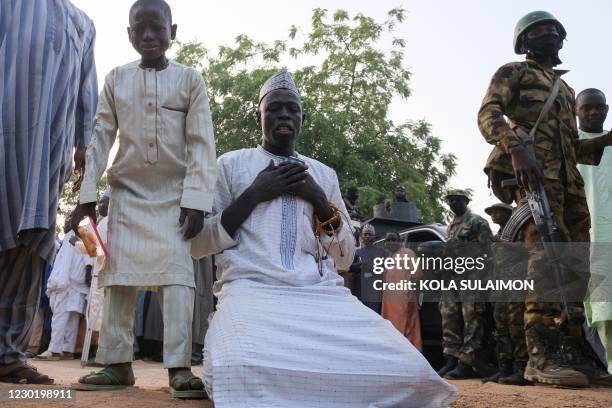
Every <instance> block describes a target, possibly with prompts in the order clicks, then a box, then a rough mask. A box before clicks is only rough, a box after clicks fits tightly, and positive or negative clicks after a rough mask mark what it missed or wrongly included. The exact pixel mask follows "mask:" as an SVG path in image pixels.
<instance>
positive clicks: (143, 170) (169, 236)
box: [72, 0, 216, 398]
mask: <svg viewBox="0 0 612 408" xmlns="http://www.w3.org/2000/svg"><path fill="white" fill-rule="evenodd" d="M129 20H130V26H129V28H128V33H129V38H130V41H131V43H132V46H133V47H134V49H135V50H136V51H137V52H138V53H139V54H140V56H141V59H140V60H139V61H136V62H132V63H130V64H127V65H123V66H120V67H117V68H115V69H113V70H112V71H111V72H110V73H109V74H108V75H107V77H106V80H105V84H104V89H103V90H102V92H101V94H100V98H99V104H98V110H97V113H96V117H95V120H94V123H95V124H94V128H93V137H92V141H91V143H90V144H89V146H88V147H87V156H86V166H85V176H84V178H83V183H82V186H81V192H80V201H79V205H78V206H77V208H76V209H75V212H74V216H73V224H72V226H73V228H77V226H78V222H79V221H80V220H81V219H82V218H83V217H84V216H86V215H88V216H90V217H92V218H94V219H95V208H96V201H97V196H96V183H97V182H98V180H99V179H100V177H101V176H102V174H103V173H104V171H105V170H106V166H107V160H108V155H109V152H110V150H111V148H112V146H113V143H114V142H115V139H116V138H118V139H119V149H118V151H117V155H116V156H115V160H114V161H113V164H112V166H111V167H110V168H109V169H108V172H107V176H108V182H109V185H110V187H111V188H112V200H111V203H110V208H109V215H108V252H109V256H108V257H107V258H106V261H105V264H104V267H103V268H102V270H101V271H100V274H99V276H98V279H99V285H100V286H102V287H104V308H103V309H104V310H103V316H102V327H101V330H100V340H99V346H98V352H97V354H96V362H98V363H101V364H105V365H106V367H105V368H104V369H103V370H101V371H100V372H98V373H94V374H90V375H87V376H84V377H81V378H80V379H79V383H78V384H75V388H76V389H81V390H107V389H117V388H122V387H124V386H132V385H134V383H135V379H134V373H133V371H132V360H133V344H134V341H133V337H134V336H133V331H134V318H135V310H136V302H137V292H138V289H139V288H147V289H149V290H151V289H153V290H157V292H158V295H159V298H160V303H161V306H162V310H163V315H164V317H163V319H164V350H163V354H164V367H165V368H167V369H168V377H169V385H170V388H171V390H172V393H173V395H174V396H175V397H177V398H204V397H205V393H204V386H203V384H202V380H201V379H200V378H198V377H196V376H194V375H193V373H192V372H191V368H190V366H191V343H192V332H191V330H192V319H193V305H194V288H195V281H194V272H193V261H192V259H191V256H190V248H191V243H190V241H189V240H190V239H192V238H193V237H194V236H195V235H196V234H197V233H198V232H199V231H200V230H201V229H202V224H203V221H204V212H210V211H211V208H212V198H213V197H212V195H213V188H214V183H215V179H216V174H215V171H216V167H215V158H216V157H215V142H214V137H213V126H212V117H211V113H210V106H209V101H208V96H207V94H206V88H205V85H204V80H203V78H202V75H201V74H200V73H199V72H197V71H196V70H194V69H191V68H188V67H185V66H183V65H180V64H178V63H176V62H174V61H169V60H168V59H167V58H166V55H165V52H166V51H167V49H168V48H169V46H170V41H171V40H174V38H175V35H176V28H177V27H176V25H175V24H174V25H173V24H172V13H171V10H170V7H169V6H168V4H167V3H166V2H165V1H163V0H138V1H136V2H135V3H134V4H133V5H132V7H131V9H130V15H129Z"/></svg>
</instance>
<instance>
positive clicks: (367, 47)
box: [176, 8, 455, 222]
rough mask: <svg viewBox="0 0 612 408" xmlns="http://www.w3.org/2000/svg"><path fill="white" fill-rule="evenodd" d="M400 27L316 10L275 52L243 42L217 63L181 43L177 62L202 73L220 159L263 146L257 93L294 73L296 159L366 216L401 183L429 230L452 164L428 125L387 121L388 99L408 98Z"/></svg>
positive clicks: (398, 13)
mask: <svg viewBox="0 0 612 408" xmlns="http://www.w3.org/2000/svg"><path fill="white" fill-rule="evenodd" d="M403 19H404V10H403V9H401V8H397V9H393V10H391V11H390V12H389V13H388V17H387V19H386V20H385V21H382V22H377V21H375V20H374V19H373V18H371V17H368V16H364V15H362V14H357V15H355V16H350V15H349V14H348V13H347V12H346V11H343V10H338V11H336V12H334V13H330V12H328V11H327V10H324V9H320V8H318V9H315V10H314V11H313V15H312V27H311V29H310V31H309V32H307V33H301V32H300V31H299V30H298V29H297V27H295V26H292V27H290V29H289V34H288V38H286V39H283V40H277V41H275V42H274V43H272V44H265V43H261V42H256V41H254V40H253V39H251V38H250V37H248V36H246V35H239V36H237V37H236V39H235V42H234V44H233V45H231V46H221V47H220V48H219V50H218V52H217V53H216V54H215V55H211V54H210V53H209V52H208V51H207V50H206V49H205V48H204V46H203V45H202V44H200V43H193V42H192V43H186V44H180V47H179V49H178V51H177V54H176V59H177V60H178V61H179V62H181V63H184V64H186V65H190V66H194V67H199V68H201V67H203V75H204V77H205V79H206V83H207V87H208V92H209V96H210V100H211V110H212V112H213V122H214V125H215V135H216V141H217V149H218V153H219V154H222V153H225V152H227V151H230V150H234V149H240V148H245V147H253V146H255V145H257V144H258V143H260V139H261V133H260V130H259V129H258V128H257V124H256V122H255V110H256V108H257V102H258V100H257V98H258V94H259V89H260V87H261V85H262V84H263V83H264V81H265V80H266V79H267V78H269V77H270V76H271V75H272V74H273V73H275V72H276V71H277V70H278V69H279V68H280V67H281V66H282V65H288V66H296V67H297V68H295V69H292V71H293V74H294V79H295V81H296V84H297V86H298V88H299V89H300V92H301V96H302V101H303V105H304V111H305V113H306V115H307V118H306V122H305V123H304V127H303V129H302V134H301V136H300V139H299V141H298V151H299V152H300V153H302V154H305V155H307V156H310V157H313V158H315V159H317V160H319V161H321V162H323V163H325V164H327V165H329V166H331V167H332V168H334V169H335V170H336V172H337V173H338V177H339V180H340V184H341V187H342V188H343V189H345V188H347V187H349V186H352V185H354V186H357V187H358V188H359V190H360V193H361V194H360V199H359V202H358V204H359V206H360V207H361V208H362V211H363V212H364V213H367V214H369V213H370V212H371V208H372V205H373V204H375V203H376V202H379V201H380V200H381V199H383V198H384V197H387V196H389V194H390V192H391V190H392V189H393V188H394V187H395V186H396V185H398V184H402V185H404V186H405V187H406V191H407V196H408V198H409V200H411V201H413V202H414V203H415V204H416V205H417V206H418V207H419V208H420V209H421V211H422V213H423V218H424V220H425V221H426V222H433V221H443V219H444V209H443V207H442V202H441V200H440V198H441V197H442V195H443V192H444V190H445V189H446V185H447V182H448V180H449V178H450V177H451V176H452V175H453V174H454V170H455V157H454V156H453V155H452V154H444V153H443V152H442V151H441V146H440V144H441V142H440V139H439V138H437V137H435V136H434V135H432V134H431V126H430V125H429V124H428V123H427V122H425V121H423V120H416V121H407V122H405V123H394V122H393V121H392V120H391V119H390V118H389V107H390V105H391V102H392V99H393V98H394V97H396V96H399V97H401V98H407V97H409V96H410V87H409V81H410V72H409V71H408V70H407V69H406V68H405V67H404V63H403V60H404V47H405V42H404V40H403V39H401V38H394V37H393V31H394V28H395V26H396V25H397V24H400V23H402V21H403ZM300 39H301V40H300ZM304 61H308V62H310V61H313V63H312V64H311V65H304V64H303V63H304ZM281 63H282V64H281ZM300 63H301V64H300Z"/></svg>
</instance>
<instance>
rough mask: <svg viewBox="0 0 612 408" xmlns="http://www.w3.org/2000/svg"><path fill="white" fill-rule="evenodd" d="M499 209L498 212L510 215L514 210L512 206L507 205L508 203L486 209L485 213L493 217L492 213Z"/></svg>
mask: <svg viewBox="0 0 612 408" xmlns="http://www.w3.org/2000/svg"><path fill="white" fill-rule="evenodd" d="M495 209H498V210H503V211H507V212H509V213H511V212H512V210H513V209H514V208H513V207H512V206H511V205H510V204H506V203H497V204H493V205H491V206H489V207H487V208H485V212H486V213H487V214H489V215H491V213H492V212H493V210H495Z"/></svg>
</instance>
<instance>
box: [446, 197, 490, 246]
mask: <svg viewBox="0 0 612 408" xmlns="http://www.w3.org/2000/svg"><path fill="white" fill-rule="evenodd" d="M492 238H493V233H492V232H491V228H489V223H488V222H487V220H485V219H484V218H482V217H481V216H479V215H476V214H473V213H472V212H471V211H470V209H469V208H468V209H467V211H466V212H465V213H464V214H463V215H461V216H455V218H454V219H453V221H452V222H451V223H450V225H449V226H448V238H447V240H446V245H445V247H444V256H445V257H446V256H449V257H472V258H477V257H481V256H483V255H484V254H487V255H486V256H489V255H490V249H491V240H492Z"/></svg>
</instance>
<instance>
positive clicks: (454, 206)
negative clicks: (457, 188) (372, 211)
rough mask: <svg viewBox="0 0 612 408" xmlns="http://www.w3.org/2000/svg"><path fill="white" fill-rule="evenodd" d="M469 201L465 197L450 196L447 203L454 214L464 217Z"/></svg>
mask: <svg viewBox="0 0 612 408" xmlns="http://www.w3.org/2000/svg"><path fill="white" fill-rule="evenodd" d="M468 202H469V201H468V199H467V198H465V197H463V196H448V197H446V203H447V204H448V207H449V208H450V209H451V211H452V212H453V213H455V214H456V215H463V214H464V213H465V211H466V210H467V205H468Z"/></svg>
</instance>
